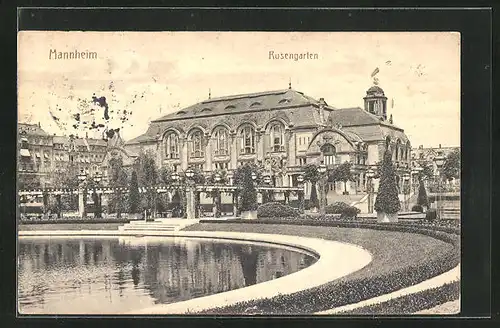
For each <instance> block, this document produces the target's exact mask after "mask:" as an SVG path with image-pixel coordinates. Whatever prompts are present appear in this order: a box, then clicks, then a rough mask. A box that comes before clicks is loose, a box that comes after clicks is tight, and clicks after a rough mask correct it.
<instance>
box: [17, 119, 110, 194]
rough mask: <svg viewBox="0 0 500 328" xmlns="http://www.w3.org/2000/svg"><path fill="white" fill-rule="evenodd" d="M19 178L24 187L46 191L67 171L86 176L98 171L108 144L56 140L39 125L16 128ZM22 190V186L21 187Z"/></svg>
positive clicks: (69, 139)
mask: <svg viewBox="0 0 500 328" xmlns="http://www.w3.org/2000/svg"><path fill="white" fill-rule="evenodd" d="M18 134H19V138H18V175H19V180H20V181H21V182H23V183H24V182H27V181H31V183H27V185H26V186H24V187H27V188H29V187H37V184H39V187H48V186H52V185H53V180H54V177H55V176H57V174H58V173H61V172H65V171H66V170H68V169H69V168H72V169H75V172H81V171H82V170H83V171H84V172H86V173H87V174H95V173H97V172H100V171H101V164H102V162H103V160H104V157H105V155H106V153H107V149H108V144H107V142H106V141H104V140H102V139H91V138H78V137H75V136H56V135H50V134H48V133H47V132H45V131H44V130H43V129H42V128H41V126H40V124H25V123H19V124H18ZM21 187H23V186H21Z"/></svg>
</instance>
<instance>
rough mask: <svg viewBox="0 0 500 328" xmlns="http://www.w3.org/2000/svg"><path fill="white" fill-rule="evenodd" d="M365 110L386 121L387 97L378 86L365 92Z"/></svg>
mask: <svg viewBox="0 0 500 328" xmlns="http://www.w3.org/2000/svg"><path fill="white" fill-rule="evenodd" d="M363 99H364V100H365V110H366V111H367V112H369V113H372V114H374V115H377V116H379V117H380V118H382V119H383V120H384V121H385V120H387V97H386V96H385V94H384V90H382V88H381V87H379V86H378V85H374V86H372V87H371V88H370V89H368V90H367V91H366V97H364V98H363Z"/></svg>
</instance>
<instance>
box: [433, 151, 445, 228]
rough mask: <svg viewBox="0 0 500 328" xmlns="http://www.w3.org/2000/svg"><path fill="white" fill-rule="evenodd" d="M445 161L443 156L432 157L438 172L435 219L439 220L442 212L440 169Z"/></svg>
mask: <svg viewBox="0 0 500 328" xmlns="http://www.w3.org/2000/svg"><path fill="white" fill-rule="evenodd" d="M445 161H446V159H445V158H444V156H436V157H434V163H436V167H437V171H438V174H437V175H438V177H437V195H438V200H437V204H436V212H437V217H438V218H439V219H440V218H441V210H442V208H441V207H442V204H441V200H442V198H441V168H442V167H443V165H444V162H445Z"/></svg>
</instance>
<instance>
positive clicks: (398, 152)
mask: <svg viewBox="0 0 500 328" xmlns="http://www.w3.org/2000/svg"><path fill="white" fill-rule="evenodd" d="M402 159H403V148H402V147H401V141H400V140H399V139H398V141H396V149H395V158H394V160H396V161H399V160H402Z"/></svg>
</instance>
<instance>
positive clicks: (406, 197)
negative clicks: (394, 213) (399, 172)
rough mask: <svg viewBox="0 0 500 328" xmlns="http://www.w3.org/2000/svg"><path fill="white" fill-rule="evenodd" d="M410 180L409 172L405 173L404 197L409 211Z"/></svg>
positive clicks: (406, 208)
mask: <svg viewBox="0 0 500 328" xmlns="http://www.w3.org/2000/svg"><path fill="white" fill-rule="evenodd" d="M409 180H410V175H409V174H408V173H405V174H403V197H404V203H405V210H406V211H408V195H409V192H410V190H409V188H408V181H409Z"/></svg>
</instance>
